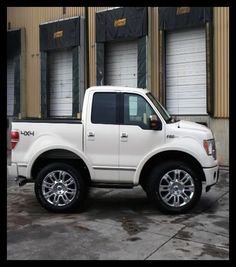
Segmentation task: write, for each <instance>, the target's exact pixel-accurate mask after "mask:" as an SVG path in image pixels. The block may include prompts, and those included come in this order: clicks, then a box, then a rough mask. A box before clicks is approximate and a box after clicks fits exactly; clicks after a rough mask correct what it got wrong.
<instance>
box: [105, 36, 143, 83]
mask: <svg viewBox="0 0 236 267" xmlns="http://www.w3.org/2000/svg"><path fill="white" fill-rule="evenodd" d="M137 62H138V42H137V40H134V41H125V42H114V43H107V44H106V46H105V84H106V85H114V86H130V87H137V80H138V73H137V70H138V67H137Z"/></svg>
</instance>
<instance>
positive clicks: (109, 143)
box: [84, 92, 120, 182]
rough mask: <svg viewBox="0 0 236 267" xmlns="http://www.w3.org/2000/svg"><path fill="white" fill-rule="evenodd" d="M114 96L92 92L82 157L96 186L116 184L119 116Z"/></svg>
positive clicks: (112, 94)
mask: <svg viewBox="0 0 236 267" xmlns="http://www.w3.org/2000/svg"><path fill="white" fill-rule="evenodd" d="M118 97H119V94H118V93H115V92H111V93H110V92H91V96H90V97H89V103H88V107H87V111H88V113H87V121H86V122H85V139H84V140H85V153H86V156H87V157H88V158H89V159H90V162H91V163H92V166H93V169H94V173H95V177H92V178H93V179H94V180H96V182H106V181H109V182H110V181H113V182H118V181H119V169H118V167H119V162H118V161H119V127H120V126H119V123H118V120H119V114H118Z"/></svg>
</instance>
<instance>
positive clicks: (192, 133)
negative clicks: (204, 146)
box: [167, 120, 213, 140]
mask: <svg viewBox="0 0 236 267" xmlns="http://www.w3.org/2000/svg"><path fill="white" fill-rule="evenodd" d="M168 134H174V135H176V136H179V137H191V138H196V139H198V140H199V139H201V140H202V139H212V138H213V135H212V131H211V130H210V129H209V128H208V127H206V126H204V125H202V124H199V123H196V122H191V121H185V120H180V121H178V122H175V123H170V124H167V135H168Z"/></svg>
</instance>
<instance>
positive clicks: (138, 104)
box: [124, 94, 156, 129]
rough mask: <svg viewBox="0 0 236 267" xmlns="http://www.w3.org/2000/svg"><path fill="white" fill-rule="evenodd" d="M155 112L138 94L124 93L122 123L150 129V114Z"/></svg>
mask: <svg viewBox="0 0 236 267" xmlns="http://www.w3.org/2000/svg"><path fill="white" fill-rule="evenodd" d="M154 114H156V113H155V112H154V110H153V109H152V107H151V106H150V105H149V103H148V102H147V101H146V100H145V99H144V98H143V97H142V96H140V95H135V94H124V124H126V125H138V126H140V127H141V128H143V129H150V115H154Z"/></svg>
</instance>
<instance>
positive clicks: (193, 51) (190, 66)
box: [166, 28, 207, 115]
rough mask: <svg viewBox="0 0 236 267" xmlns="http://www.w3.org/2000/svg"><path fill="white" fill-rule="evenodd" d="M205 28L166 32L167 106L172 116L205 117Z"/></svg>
mask: <svg viewBox="0 0 236 267" xmlns="http://www.w3.org/2000/svg"><path fill="white" fill-rule="evenodd" d="M206 95H207V93H206V38H205V29H204V28H195V29H187V30H186V29H185V30H178V31H167V34H166V107H167V110H168V111H169V112H170V113H171V114H175V115H176V114H179V115H181V114H182V115H192V114H194V115H204V114H207V102H206Z"/></svg>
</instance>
